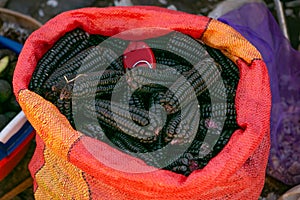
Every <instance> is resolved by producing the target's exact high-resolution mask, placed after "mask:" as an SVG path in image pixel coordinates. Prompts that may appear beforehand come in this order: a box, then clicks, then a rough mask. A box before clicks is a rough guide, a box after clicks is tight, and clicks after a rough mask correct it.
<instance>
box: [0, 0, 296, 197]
mask: <svg viewBox="0 0 300 200" xmlns="http://www.w3.org/2000/svg"><path fill="white" fill-rule="evenodd" d="M237 1H238V0H237ZM220 2H223V1H222V0H180V1H175V0H115V1H114V0H68V1H62V0H40V1H39V0H36V1H24V0H22V1H21V0H0V7H3V8H6V9H10V10H13V11H17V12H20V13H22V14H25V15H28V16H31V17H32V18H34V19H36V20H37V21H39V22H41V23H42V24H43V23H46V22H47V21H48V20H49V19H51V18H52V17H54V16H55V15H57V14H59V13H61V12H64V11H67V10H72V9H77V8H82V7H108V6H119V5H120V6H130V5H152V6H160V7H165V8H169V9H173V10H179V11H184V12H188V13H192V14H197V15H204V16H207V15H208V14H209V13H210V12H211V11H212V10H213V9H214V8H216V6H217V4H218V3H220ZM265 3H266V5H267V7H268V8H269V10H270V11H271V12H272V14H273V15H274V17H275V18H276V20H279V19H278V15H277V12H276V7H275V4H274V1H273V0H265ZM282 5H283V14H284V16H285V19H286V28H287V31H288V37H289V38H290V42H291V45H292V46H293V48H294V49H296V50H300V36H299V35H300V0H293V1H282ZM253 15H255V13H253ZM1 24H2V22H1V20H0V26H1ZM34 147H35V144H34V141H32V143H31V145H30V148H29V151H28V152H27V153H26V155H25V157H24V158H23V159H22V160H21V162H20V163H19V164H18V165H17V167H15V169H14V170H13V171H12V173H10V174H9V175H8V176H7V177H6V178H5V179H4V180H2V181H0V197H1V196H3V195H4V194H5V193H7V192H8V191H10V190H11V189H13V188H14V187H15V186H16V185H18V184H19V183H21V182H22V181H24V180H25V179H26V178H28V177H30V174H29V171H28V170H27V165H28V163H29V161H30V158H31V156H32V154H33V152H34ZM288 189H289V187H288V186H286V185H284V184H282V183H280V182H279V181H276V180H274V179H272V178H271V177H267V179H266V184H265V188H264V190H263V192H262V195H261V196H262V197H261V199H268V200H272V199H277V198H278V196H279V195H281V194H283V193H284V192H285V191H287V190H288ZM13 199H14V200H19V199H26V200H30V199H33V192H32V187H29V188H27V189H26V190H25V191H23V192H22V193H20V194H19V195H17V196H16V197H14V198H13ZM0 200H2V199H1V198H0Z"/></svg>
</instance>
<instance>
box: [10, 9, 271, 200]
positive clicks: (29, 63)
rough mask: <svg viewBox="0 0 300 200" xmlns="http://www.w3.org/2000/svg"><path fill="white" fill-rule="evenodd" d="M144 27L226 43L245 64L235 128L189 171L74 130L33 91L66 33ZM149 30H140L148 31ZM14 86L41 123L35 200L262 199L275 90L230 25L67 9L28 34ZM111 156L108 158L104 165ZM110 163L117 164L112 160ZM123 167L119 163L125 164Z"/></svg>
mask: <svg viewBox="0 0 300 200" xmlns="http://www.w3.org/2000/svg"><path fill="white" fill-rule="evenodd" d="M139 27H141V28H142V27H158V28H168V29H171V30H176V31H179V32H181V33H183V34H186V35H190V36H191V37H193V38H195V39H198V40H200V41H202V42H204V43H205V44H207V45H209V46H211V47H214V48H217V49H220V50H222V52H223V53H224V54H225V55H226V56H228V57H229V58H230V59H231V60H233V61H234V62H235V63H236V64H237V65H238V67H239V70H240V81H239V84H238V88H237V91H236V99H235V105H236V112H237V122H238V125H239V126H240V127H241V128H240V129H238V130H236V131H235V132H234V133H233V135H232V137H231V138H230V140H229V142H228V143H227V145H226V146H225V147H224V149H223V150H222V151H221V152H220V153H219V154H218V155H217V156H216V157H214V158H213V159H211V160H210V162H209V163H208V164H207V165H206V166H205V167H204V168H203V169H199V170H196V171H194V172H193V173H192V174H190V175H189V176H188V177H185V176H183V175H180V174H176V173H173V172H171V171H167V170H161V169H157V170H155V171H153V170H149V171H151V172H148V173H126V172H122V171H118V170H116V169H114V168H113V167H111V166H116V165H118V166H122V168H131V169H135V168H136V169H141V168H144V169H147V168H153V167H151V166H147V165H146V164H145V163H144V162H143V161H141V160H139V159H137V158H134V157H131V156H130V155H127V154H125V153H122V152H120V151H118V150H116V149H113V148H112V147H110V146H109V145H107V144H105V143H103V142H101V141H99V140H96V139H93V138H91V137H88V136H85V135H83V134H82V133H80V132H78V131H76V130H74V129H73V128H72V127H71V125H70V123H69V122H68V120H67V119H66V118H65V116H63V115H62V114H61V113H60V112H59V110H58V109H57V108H56V107H55V106H54V105H53V104H51V103H50V102H49V101H46V100H45V99H43V98H42V97H41V96H39V95H37V94H36V93H34V92H32V91H30V90H28V84H29V81H30V79H31V76H32V74H33V71H34V70H35V67H36V65H37V62H38V61H39V60H40V59H41V57H42V56H43V55H44V54H45V52H47V51H48V50H49V49H50V48H51V47H52V46H53V44H54V43H55V42H56V41H57V40H58V39H59V38H60V37H62V36H63V35H64V34H65V33H66V32H68V31H70V30H73V29H75V28H82V29H83V30H85V31H86V32H88V33H91V34H101V35H104V36H112V35H115V34H118V33H120V32H122V31H126V30H130V29H133V28H139ZM149 35H150V34H147V33H144V34H142V35H141V37H148V36H149ZM13 84H14V92H15V94H16V96H17V98H18V101H19V103H20V105H21V107H22V109H23V111H24V113H25V114H26V116H27V118H28V120H29V121H30V123H31V124H32V125H33V127H34V128H35V130H36V133H37V137H36V142H37V148H36V151H35V154H34V156H33V158H32V161H31V163H30V166H29V167H30V171H31V174H32V177H33V178H34V192H35V198H36V199H116V200H120V199H151V200H153V199H168V200H171V199H230V200H232V199H258V197H259V195H260V193H261V190H262V188H263V185H264V178H265V169H266V164H267V160H268V155H269V148H270V144H269V139H270V138H269V126H270V125H269V118H270V107H271V93H270V86H269V77H268V72H267V68H266V66H265V63H264V62H263V61H262V58H261V55H260V53H259V52H258V51H257V50H256V49H255V47H253V46H252V45H251V44H250V43H249V42H248V41H247V40H246V39H244V38H243V37H242V36H241V35H240V34H239V33H238V32H236V31H235V30H233V29H232V28H231V27H229V26H228V25H225V24H223V23H221V22H219V21H217V20H213V19H209V18H207V17H203V16H196V15H191V14H186V13H182V12H177V11H171V10H166V9H162V8H156V7H111V8H84V9H79V10H74V11H68V12H65V13H62V14H60V15H58V16H56V17H55V18H53V19H51V20H50V21H49V22H47V23H46V24H45V25H44V26H42V27H41V28H40V29H38V30H37V31H35V32H34V33H33V34H32V35H31V36H30V37H29V38H28V40H27V41H26V43H25V45H24V48H23V51H22V52H21V54H20V56H19V60H18V64H17V66H16V70H15V74H14V81H13ZM101 161H105V163H106V164H103V163H104V162H101ZM108 162H110V166H108V165H107V163H108ZM119 168H120V167H119Z"/></svg>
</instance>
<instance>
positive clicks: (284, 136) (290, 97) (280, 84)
mask: <svg viewBox="0 0 300 200" xmlns="http://www.w3.org/2000/svg"><path fill="white" fill-rule="evenodd" d="M219 20H220V21H222V22H224V23H226V24H228V25H230V26H232V27H233V28H235V29H236V30H237V31H239V32H240V33H241V34H242V35H243V36H244V37H245V38H247V39H248V40H249V41H250V42H251V43H252V44H253V45H254V46H255V47H256V48H257V49H258V50H259V51H260V53H261V54H262V56H263V59H264V61H265V62H266V64H267V67H268V72H269V76H270V84H271V91H272V111H271V151H270V157H269V163H268V168H267V173H268V174H269V175H271V176H273V177H274V178H277V179H279V180H281V181H282V182H284V183H286V184H289V185H296V184H300V52H298V51H296V50H294V49H292V47H291V45H290V42H289V41H288V40H287V39H286V38H285V37H284V35H283V33H282V31H281V29H280V27H279V25H278V24H277V22H276V20H275V19H274V17H273V15H272V13H271V12H270V11H269V10H268V8H267V7H266V6H265V4H263V3H248V4H245V5H243V6H242V7H240V8H238V9H236V10H233V11H231V12H229V13H227V14H225V15H223V16H222V17H220V18H219Z"/></svg>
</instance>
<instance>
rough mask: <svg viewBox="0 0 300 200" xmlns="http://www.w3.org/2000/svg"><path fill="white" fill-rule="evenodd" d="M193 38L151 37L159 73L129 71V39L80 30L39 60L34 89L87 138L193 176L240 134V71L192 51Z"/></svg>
mask: <svg viewBox="0 0 300 200" xmlns="http://www.w3.org/2000/svg"><path fill="white" fill-rule="evenodd" d="M191 40H193V39H192V38H190V37H188V36H184V37H183V36H182V34H179V33H176V32H171V33H169V34H167V35H165V36H161V37H160V38H159V40H158V39H157V38H153V39H147V40H145V42H146V43H147V44H148V45H149V46H150V47H151V49H152V51H153V53H154V56H155V59H156V69H151V68H147V67H137V68H133V69H124V67H123V55H122V54H123V52H124V50H125V49H126V47H127V46H128V44H129V41H126V40H122V39H117V38H108V37H104V36H101V35H90V34H87V33H86V32H84V31H83V30H81V29H75V30H73V31H71V32H68V33H66V34H65V35H64V36H63V37H62V38H60V40H58V41H57V43H56V44H55V45H54V46H53V47H52V48H51V49H50V50H49V51H48V52H47V53H46V54H45V55H44V56H43V58H42V59H41V60H40V61H39V62H38V64H37V67H36V70H35V71H34V74H33V76H32V79H31V82H30V85H29V89H31V90H33V91H35V92H36V93H38V94H40V95H41V96H43V97H44V98H45V99H47V100H49V101H51V102H52V103H53V104H54V105H56V106H57V108H58V109H59V110H60V112H61V113H62V114H64V115H65V116H66V118H67V119H68V120H69V122H70V124H71V125H72V126H73V127H74V128H75V129H77V130H79V131H81V132H82V133H84V134H86V135H88V136H91V137H94V138H96V139H98V140H101V141H103V142H106V143H108V144H110V145H112V146H114V147H115V148H118V149H120V150H121V151H123V152H126V153H128V154H130V155H133V156H136V157H139V158H141V159H143V160H144V161H145V162H146V163H147V164H149V165H152V166H155V167H158V168H163V169H167V170H171V171H173V172H176V173H180V174H183V175H185V176H188V175H189V174H190V173H191V172H193V171H194V170H196V169H200V168H203V167H204V166H205V165H207V163H208V162H209V160H210V159H211V158H212V157H214V156H215V155H217V153H219V152H220V151H221V150H222V149H223V147H224V146H225V145H226V143H227V142H228V140H229V139H230V136H231V135H232V133H233V132H234V131H235V130H236V129H237V128H238V125H237V123H236V113H235V106H234V98H235V92H236V87H237V83H238V80H239V71H238V68H237V67H236V66H235V64H234V63H233V62H232V61H230V60H229V59H228V58H227V57H226V56H224V55H223V54H222V53H221V52H220V51H219V50H216V49H213V48H210V47H208V46H206V45H204V44H201V43H200V42H196V41H195V40H193V41H194V42H196V43H197V46H196V47H195V46H191V43H190V41H191ZM177 51H178V52H179V54H182V55H184V57H185V58H183V57H181V56H180V55H179V54H176V53H174V52H177ZM199 60H200V61H199ZM193 61H195V62H197V64H196V65H195V64H194V63H193ZM210 66H213V67H210ZM218 74H220V75H221V82H220V80H219V79H218V78H217V77H218ZM204 77H206V78H204ZM183 82H186V83H187V84H182V83H183ZM209 86H210V87H209ZM222 86H223V87H224V88H223V90H222ZM193 96H194V97H195V98H194V99H193V98H192V97H193ZM213 99H214V101H213ZM194 100H196V103H197V107H196V109H195V105H194V104H195V101H194ZM222 118H224V120H223V121H222ZM209 134H210V135H211V137H207V136H209ZM205 138H210V139H208V140H206V139H205ZM164 147H171V148H169V149H168V148H167V150H166V149H165V148H164ZM172 147H173V148H172Z"/></svg>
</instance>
